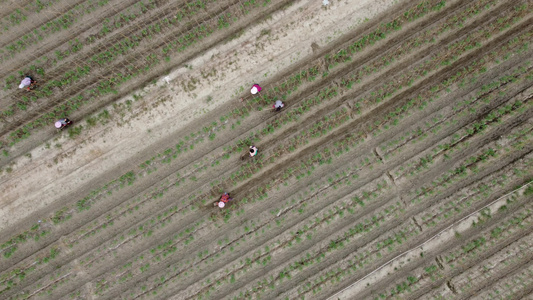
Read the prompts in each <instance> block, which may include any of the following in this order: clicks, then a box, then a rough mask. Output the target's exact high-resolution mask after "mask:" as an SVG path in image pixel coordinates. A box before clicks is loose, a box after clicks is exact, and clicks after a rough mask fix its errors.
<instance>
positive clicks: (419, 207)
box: [267, 147, 533, 297]
mask: <svg viewBox="0 0 533 300" xmlns="http://www.w3.org/2000/svg"><path fill="white" fill-rule="evenodd" d="M530 148H532V149H533V147H530ZM527 151H529V152H527V153H530V151H531V149H527ZM519 155H520V157H519V158H513V159H514V160H512V162H514V161H516V160H517V159H520V158H521V157H522V156H521V155H524V154H522V153H519ZM462 157H468V156H466V155H465V156H462ZM507 164H509V162H508V161H505V162H503V163H502V162H499V163H495V165H497V167H495V166H492V167H490V168H489V169H490V173H486V172H489V171H487V170H484V171H481V172H480V173H479V174H476V176H472V177H470V178H469V179H468V180H465V181H463V182H461V183H460V188H464V187H465V186H466V185H468V184H471V183H473V182H475V181H477V180H479V179H481V178H483V177H485V176H488V174H491V173H492V172H496V171H498V170H500V169H501V166H502V165H503V166H505V165H507ZM389 165H390V163H389ZM437 167H438V166H435V168H437ZM375 170H376V172H379V171H381V170H380V168H379V167H378V168H376V169H375ZM423 178H424V179H423V180H422V179H421V178H418V183H419V185H420V186H422V185H424V184H426V183H427V182H428V181H430V180H431V179H433V178H431V177H429V176H427V175H426V176H424V177H423ZM400 189H401V185H400ZM455 189H457V188H455ZM451 193H452V191H450V190H449V189H448V190H447V191H446V192H445V193H441V194H439V195H438V196H436V197H434V201H435V202H439V201H440V200H442V199H444V198H446V197H448V196H450V194H451ZM430 205H431V203H425V205H422V204H418V205H417V206H416V209H414V210H410V211H409V212H408V213H406V216H405V217H404V219H401V220H396V222H394V223H392V224H387V225H383V224H382V225H380V227H381V230H382V232H389V231H391V230H393V229H394V228H398V226H399V224H401V223H402V222H404V221H405V220H409V219H410V217H412V216H413V215H414V214H418V213H420V212H421V211H423V210H424V209H426V208H428V207H429V206H430ZM349 226H350V225H348V226H347V228H348V227H349ZM424 234H425V233H424V232H422V235H419V236H418V237H417V238H416V239H415V241H410V242H409V244H413V243H416V241H418V240H419V239H423V237H420V236H423V235H424ZM426 234H429V233H426ZM378 237H379V236H378ZM364 244H368V243H367V242H364V243H363V242H362V243H360V245H359V246H362V245H364ZM354 247H355V248H359V247H356V246H354ZM403 247H406V246H405V245H404V246H403ZM398 251H399V250H398ZM350 253H351V250H350V249H348V250H345V251H344V254H343V255H342V257H341V258H338V256H341V254H338V253H337V255H336V256H335V254H333V256H330V261H331V262H334V263H336V262H339V261H344V259H345V258H346V256H348V255H349V254H350ZM344 255H346V256H344ZM391 256H392V255H389V257H391ZM383 257H384V258H383V259H384V260H387V257H386V256H383ZM334 263H333V264H332V265H334ZM325 268H328V269H329V268H331V266H330V265H327V267H325ZM368 268H370V267H369V266H367V267H365V268H364V269H368ZM322 269H323V267H311V269H307V271H303V272H306V274H307V273H309V274H315V273H318V272H317V271H318V270H322ZM300 274H301V273H300ZM300 274H299V275H300ZM309 277H311V276H305V275H304V276H299V278H303V279H302V280H301V281H295V280H293V281H291V282H290V283H287V284H286V285H289V286H286V289H290V288H292V287H293V286H301V284H302V281H303V280H307V278H309ZM282 284H283V283H282ZM280 290H282V289H280V286H277V287H276V292H277V296H280V295H281V294H282V293H283V290H282V291H281V292H280ZM268 296H269V295H267V297H268ZM270 296H273V295H270ZM277 296H276V297H277Z"/></svg>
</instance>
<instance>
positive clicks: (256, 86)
mask: <svg viewBox="0 0 533 300" xmlns="http://www.w3.org/2000/svg"><path fill="white" fill-rule="evenodd" d="M261 90H262V88H261V87H260V86H259V84H257V83H256V84H254V85H252V89H251V90H250V92H251V93H252V95H257V94H258V93H259V92H260V91H261Z"/></svg>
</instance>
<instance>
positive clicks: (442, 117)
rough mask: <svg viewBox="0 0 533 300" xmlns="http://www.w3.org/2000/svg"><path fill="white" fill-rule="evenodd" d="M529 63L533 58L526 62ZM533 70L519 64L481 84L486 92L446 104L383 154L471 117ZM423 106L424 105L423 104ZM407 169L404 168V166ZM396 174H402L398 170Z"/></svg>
mask: <svg viewBox="0 0 533 300" xmlns="http://www.w3.org/2000/svg"><path fill="white" fill-rule="evenodd" d="M524 64H526V65H528V64H529V61H526V62H524ZM531 75H533V74H532V73H531V71H529V72H528V71H527V70H526V69H525V67H524V66H521V67H518V68H516V69H514V70H512V72H510V74H509V75H506V76H502V77H501V78H499V79H497V80H494V81H492V82H491V83H489V84H487V85H483V87H482V88H481V91H482V94H479V95H477V96H471V97H469V98H468V99H467V100H464V101H463V99H458V103H459V104H457V105H456V106H454V107H453V108H450V107H448V106H447V107H444V108H443V109H441V110H439V111H437V112H435V113H433V114H431V115H430V116H428V117H426V118H425V119H424V124H423V125H424V126H422V128H421V127H417V128H416V129H412V130H408V131H407V132H406V133H405V134H402V135H401V136H399V137H398V138H395V139H392V140H391V141H389V142H387V144H386V145H384V146H382V147H380V148H379V153H380V155H381V156H382V157H383V158H384V159H385V160H388V159H389V157H394V156H395V155H397V154H399V153H401V152H402V151H403V150H404V149H405V146H406V145H414V144H416V143H419V142H421V141H423V140H424V139H426V138H427V137H428V136H429V135H430V134H436V133H438V132H439V131H442V130H443V129H445V128H447V127H449V126H451V125H453V124H456V123H457V122H459V120H460V119H461V118H469V117H472V116H474V115H477V114H479V112H482V111H484V110H485V109H486V108H487V107H490V104H491V103H492V102H493V101H494V100H495V99H498V98H501V97H500V96H503V95H505V94H504V93H505V91H509V90H510V89H511V88H513V87H514V86H516V85H518V84H519V83H521V82H523V81H526V80H527V79H528V78H531ZM428 102H434V100H433V99H429V100H428ZM421 109H423V108H422V107H421ZM450 146H451V144H445V145H441V146H440V147H437V148H436V149H434V152H441V151H447V150H448V149H449V148H450ZM401 171H403V170H401ZM394 174H395V176H398V175H399V172H398V173H396V172H395V173H394Z"/></svg>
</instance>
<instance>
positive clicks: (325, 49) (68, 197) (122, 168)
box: [67, 37, 353, 198]
mask: <svg viewBox="0 0 533 300" xmlns="http://www.w3.org/2000/svg"><path fill="white" fill-rule="evenodd" d="M352 38H353V37H352ZM332 47H333V46H332ZM326 50H328V49H324V51H326ZM139 161H140V160H139ZM121 169H123V168H121ZM67 198H69V197H67Z"/></svg>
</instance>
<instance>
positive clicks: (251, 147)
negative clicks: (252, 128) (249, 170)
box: [250, 146, 257, 157]
mask: <svg viewBox="0 0 533 300" xmlns="http://www.w3.org/2000/svg"><path fill="white" fill-rule="evenodd" d="M256 155H257V147H255V146H250V157H254V156H256Z"/></svg>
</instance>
